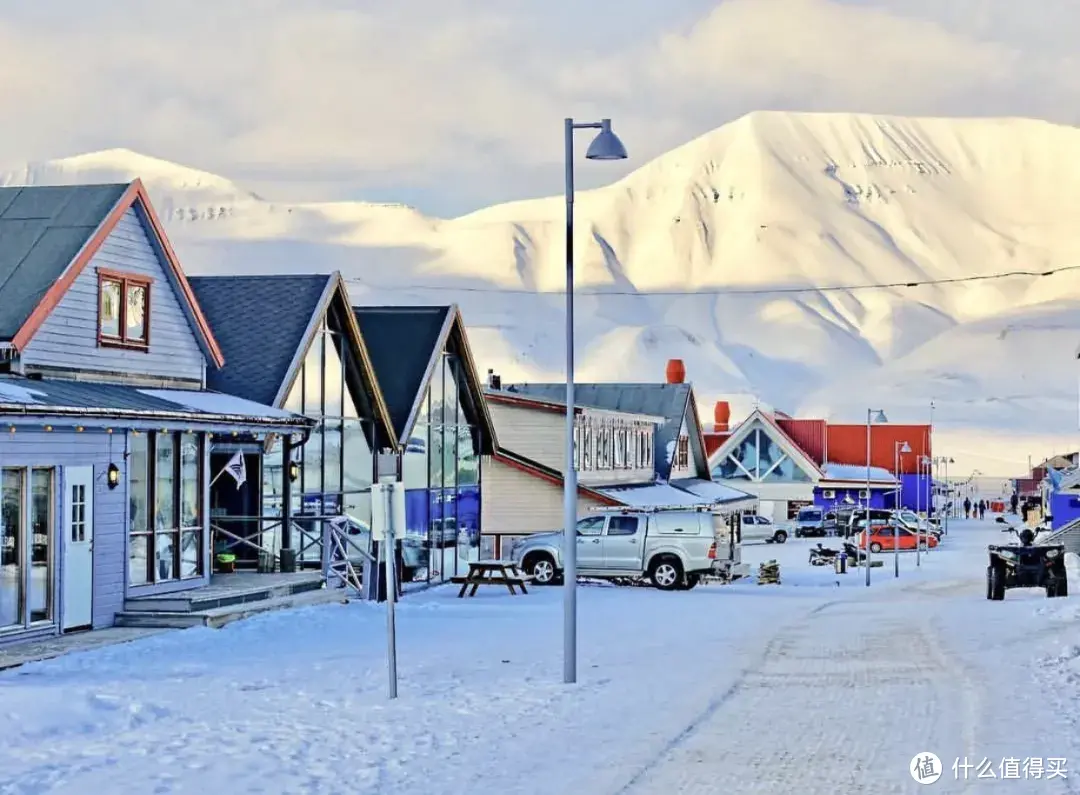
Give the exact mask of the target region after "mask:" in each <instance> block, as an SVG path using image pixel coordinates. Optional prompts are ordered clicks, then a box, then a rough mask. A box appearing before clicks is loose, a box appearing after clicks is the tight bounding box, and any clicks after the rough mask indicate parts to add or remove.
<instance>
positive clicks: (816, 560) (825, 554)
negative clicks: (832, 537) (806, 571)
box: [810, 543, 840, 566]
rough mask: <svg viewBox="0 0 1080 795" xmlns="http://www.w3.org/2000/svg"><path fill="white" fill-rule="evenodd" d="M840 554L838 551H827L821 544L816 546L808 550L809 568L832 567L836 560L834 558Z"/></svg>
mask: <svg viewBox="0 0 1080 795" xmlns="http://www.w3.org/2000/svg"><path fill="white" fill-rule="evenodd" d="M839 554H840V550H838V549H829V548H828V547H826V546H823V545H822V544H820V543H819V544H818V545H817V546H816V547H811V548H810V565H811V566H832V565H833V563H834V561H835V560H836V556H837V555H839Z"/></svg>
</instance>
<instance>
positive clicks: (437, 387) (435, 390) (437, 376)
mask: <svg viewBox="0 0 1080 795" xmlns="http://www.w3.org/2000/svg"><path fill="white" fill-rule="evenodd" d="M430 391H431V420H430V421H431V424H432V425H442V422H443V414H442V406H443V399H444V397H445V393H444V391H443V368H442V364H441V362H435V370H434V372H433V373H432V375H431V388H430Z"/></svg>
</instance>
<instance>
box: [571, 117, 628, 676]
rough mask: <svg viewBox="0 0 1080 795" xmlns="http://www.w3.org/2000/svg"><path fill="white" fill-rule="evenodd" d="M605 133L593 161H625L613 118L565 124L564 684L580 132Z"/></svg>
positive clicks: (596, 142) (592, 150) (591, 152)
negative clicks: (576, 153) (577, 141)
mask: <svg viewBox="0 0 1080 795" xmlns="http://www.w3.org/2000/svg"><path fill="white" fill-rule="evenodd" d="M585 129H589V130H599V131H600V132H598V133H597V135H596V137H595V138H594V139H593V141H592V143H591V144H589V148H588V150H587V151H586V152H585V157H586V158H587V159H588V160H625V159H626V147H625V146H623V144H622V141H620V140H619V137H618V136H617V135H615V133H613V132H612V131H611V119H601V120H600V121H596V122H575V121H574V120H573V119H567V120H566V122H565V126H564V136H563V137H564V141H565V146H566V464H565V465H564V467H563V580H564V582H563V611H564V612H563V681H564V682H565V683H567V684H572V683H574V682H576V681H577V462H576V461H575V460H574V130H585Z"/></svg>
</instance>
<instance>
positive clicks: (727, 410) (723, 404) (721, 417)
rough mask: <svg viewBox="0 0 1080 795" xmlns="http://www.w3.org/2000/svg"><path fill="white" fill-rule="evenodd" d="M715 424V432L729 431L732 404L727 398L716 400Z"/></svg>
mask: <svg viewBox="0 0 1080 795" xmlns="http://www.w3.org/2000/svg"><path fill="white" fill-rule="evenodd" d="M713 420H714V421H715V423H716V424H715V425H713V432H714V433H727V432H728V424H729V423H730V422H731V406H730V405H729V404H728V402H727V401H726V400H718V401H716V406H715V407H713Z"/></svg>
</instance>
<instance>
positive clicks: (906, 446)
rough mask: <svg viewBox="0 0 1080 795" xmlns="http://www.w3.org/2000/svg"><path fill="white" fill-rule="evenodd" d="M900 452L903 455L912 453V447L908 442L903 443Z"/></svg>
mask: <svg viewBox="0 0 1080 795" xmlns="http://www.w3.org/2000/svg"><path fill="white" fill-rule="evenodd" d="M900 452H901V453H910V452H911V445H910V444H908V443H907V442H901V443H900Z"/></svg>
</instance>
